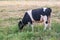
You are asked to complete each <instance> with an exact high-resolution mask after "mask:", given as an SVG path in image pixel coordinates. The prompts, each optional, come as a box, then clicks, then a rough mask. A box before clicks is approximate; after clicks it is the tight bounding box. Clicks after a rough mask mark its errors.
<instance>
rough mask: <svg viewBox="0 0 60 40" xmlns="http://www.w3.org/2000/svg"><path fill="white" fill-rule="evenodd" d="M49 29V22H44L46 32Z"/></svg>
mask: <svg viewBox="0 0 60 40" xmlns="http://www.w3.org/2000/svg"><path fill="white" fill-rule="evenodd" d="M47 27H48V22H47V21H46V22H44V30H46V29H47Z"/></svg>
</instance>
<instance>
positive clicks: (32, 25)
mask: <svg viewBox="0 0 60 40" xmlns="http://www.w3.org/2000/svg"><path fill="white" fill-rule="evenodd" d="M31 27H32V32H34V23H32V24H31Z"/></svg>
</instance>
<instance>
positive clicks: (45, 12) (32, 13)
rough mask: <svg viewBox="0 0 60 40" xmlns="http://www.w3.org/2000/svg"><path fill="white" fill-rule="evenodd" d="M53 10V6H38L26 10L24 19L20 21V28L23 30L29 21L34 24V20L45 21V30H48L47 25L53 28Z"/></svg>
mask: <svg viewBox="0 0 60 40" xmlns="http://www.w3.org/2000/svg"><path fill="white" fill-rule="evenodd" d="M51 12H52V9H51V8H38V9H33V10H29V11H26V12H25V15H24V17H23V19H22V21H19V23H18V26H19V29H20V30H22V29H23V27H24V26H25V25H26V24H28V23H30V24H33V23H34V22H40V23H41V22H43V23H44V26H45V27H44V30H46V28H47V27H49V29H51V27H50V18H51ZM32 28H33V27H32Z"/></svg>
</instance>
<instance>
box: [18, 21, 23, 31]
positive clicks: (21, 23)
mask: <svg viewBox="0 0 60 40" xmlns="http://www.w3.org/2000/svg"><path fill="white" fill-rule="evenodd" d="M18 27H19V29H20V30H22V29H23V27H24V24H23V22H22V21H19V23H18Z"/></svg>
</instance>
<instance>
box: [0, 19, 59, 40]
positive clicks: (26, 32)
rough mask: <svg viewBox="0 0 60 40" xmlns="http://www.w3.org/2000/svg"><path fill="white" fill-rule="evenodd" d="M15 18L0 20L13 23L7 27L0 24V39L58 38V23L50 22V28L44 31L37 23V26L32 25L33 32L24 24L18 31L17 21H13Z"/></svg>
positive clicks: (55, 39) (49, 39) (30, 39)
mask: <svg viewBox="0 0 60 40" xmlns="http://www.w3.org/2000/svg"><path fill="white" fill-rule="evenodd" d="M17 20H18V19H14V18H10V19H5V20H0V23H3V21H8V22H9V21H10V22H12V23H13V24H11V25H10V26H7V27H3V26H0V40H60V23H57V22H52V29H51V30H48V29H47V30H46V31H44V30H43V28H44V27H43V26H42V25H37V27H36V26H35V27H34V29H35V30H34V32H32V31H31V30H32V29H31V27H28V26H25V27H24V29H23V31H22V32H20V31H19V28H18V25H17V22H16V23H14V22H13V21H17ZM10 22H9V23H10Z"/></svg>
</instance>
